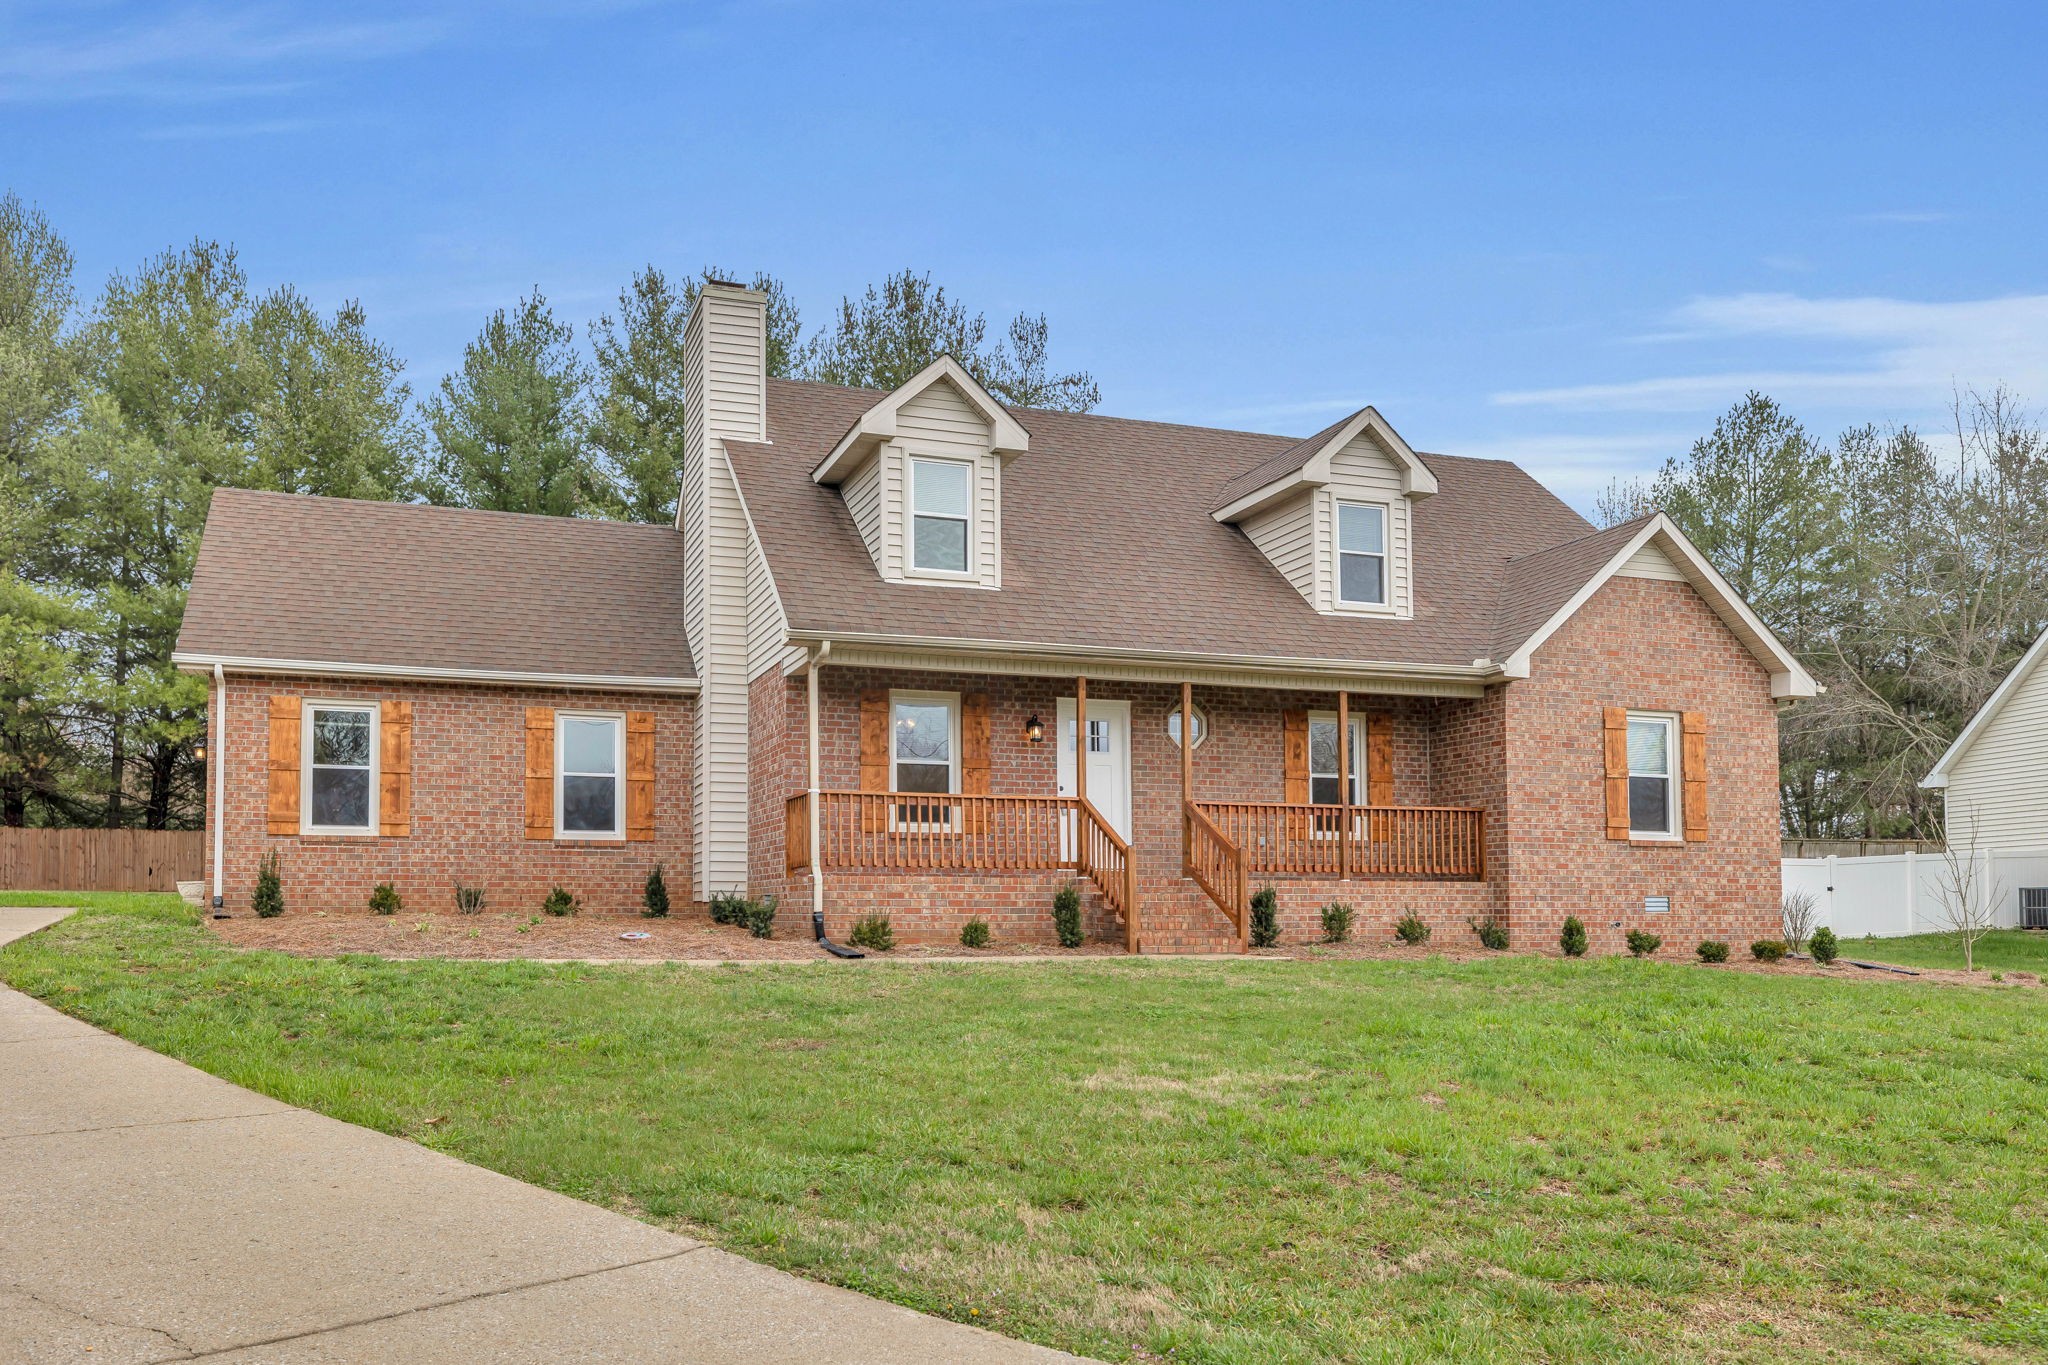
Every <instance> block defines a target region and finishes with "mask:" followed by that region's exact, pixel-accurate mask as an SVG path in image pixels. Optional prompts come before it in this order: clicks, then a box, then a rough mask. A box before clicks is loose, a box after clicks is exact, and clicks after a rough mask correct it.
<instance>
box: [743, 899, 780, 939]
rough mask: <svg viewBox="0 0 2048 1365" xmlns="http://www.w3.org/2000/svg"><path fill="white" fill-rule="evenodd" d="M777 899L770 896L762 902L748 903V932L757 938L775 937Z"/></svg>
mask: <svg viewBox="0 0 2048 1365" xmlns="http://www.w3.org/2000/svg"><path fill="white" fill-rule="evenodd" d="M776 904H777V899H776V897H774V896H768V897H766V898H764V899H762V900H757V901H748V902H747V932H748V933H750V934H752V935H753V936H754V937H755V938H773V937H774V936H775V907H776Z"/></svg>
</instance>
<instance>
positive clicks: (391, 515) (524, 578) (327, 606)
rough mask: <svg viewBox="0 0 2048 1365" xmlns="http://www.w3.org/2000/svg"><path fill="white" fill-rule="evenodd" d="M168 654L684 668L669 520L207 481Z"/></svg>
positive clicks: (547, 670)
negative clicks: (585, 516) (198, 536)
mask: <svg viewBox="0 0 2048 1365" xmlns="http://www.w3.org/2000/svg"><path fill="white" fill-rule="evenodd" d="M178 651H179V653H181V654H198V655H218V656H226V657H232V658H253V659H299V660H310V661H317V662H332V663H350V664H358V665H382V666H389V667H393V668H426V669H477V670H488V671H491V672H502V673H538V674H551V675H571V676H578V677H587V676H596V677H617V678H630V679H674V678H689V677H694V676H695V670H694V669H693V668H692V666H691V663H690V649H689V645H688V643H687V642H686V641H685V639H684V635H683V538H682V536H681V535H680V534H678V533H677V532H676V531H675V530H674V529H672V528H670V527H666V526H638V525H632V524H628V523H624V522H602V521H578V520H573V519H571V518H567V517H537V516H518V515H514V514H511V513H507V512H472V511H464V510H459V509H455V508H448V507H422V506H419V505H417V504H410V503H390V502H355V501H350V500H348V499H343V498H312V497H299V496H294V495H291V494H284V493H256V492H250V491H247V490H244V489H234V488H222V489H218V490H216V491H215V493H214V495H213V505H212V508H211V510H210V511H209V512H208V514H207V519H206V534H205V537H204V539H203V540H202V541H201V542H200V546H199V559H198V563H197V564H196V565H195V566H194V568H193V571H192V591H191V594H190V596H189V597H188V599H187V601H186V606H185V621H184V626H183V628H182V629H181V630H180V631H179V633H178Z"/></svg>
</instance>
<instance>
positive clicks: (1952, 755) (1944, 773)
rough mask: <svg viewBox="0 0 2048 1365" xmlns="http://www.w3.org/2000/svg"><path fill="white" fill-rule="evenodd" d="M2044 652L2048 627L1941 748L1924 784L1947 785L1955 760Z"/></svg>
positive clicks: (1933, 787) (1934, 788) (1935, 788)
mask: <svg viewBox="0 0 2048 1365" xmlns="http://www.w3.org/2000/svg"><path fill="white" fill-rule="evenodd" d="M2044 656H2048V631H2044V632H2042V634H2041V637H2040V638H2039V639H2037V640H2035V641H2034V643H2033V644H2031V645H2028V646H2027V652H2026V653H2024V654H2022V655H2020V659H2019V662H2018V663H2016V664H2014V665H2013V666H2012V671H2011V672H2010V673H2008V674H2006V675H2005V678H2004V680H2003V681H2001V682H2000V683H1999V684H1998V686H1997V687H1995V688H1993V689H1992V690H1991V695H1990V696H1988V697H1986V698H1985V699H1984V704H1983V705H1982V706H1980V707H1978V708H1977V714H1976V715H1974V716H1972V717H1970V723H1969V724H1968V725H1965V726H1964V727H1963V732H1962V733H1961V734H1959V735H1957V736H1956V737H1955V742H1954V743H1952V744H1950V745H1949V746H1948V748H1946V749H1944V750H1943V751H1942V755H1941V757H1940V758H1938V759H1936V760H1935V763H1934V767H1933V768H1932V769H1930V770H1929V771H1928V774H1927V776H1925V777H1923V778H1921V779H1920V785H1921V786H1922V787H1924V788H1927V789H1928V790H1931V791H1939V790H1941V789H1942V788H1944V787H1946V786H1948V776H1949V773H1950V772H1951V771H1952V770H1953V769H1954V768H1955V765H1956V761H1957V760H1958V759H1960V758H1961V757H1962V756H1963V753H1964V751H1965V750H1967V749H1968V748H1969V747H1970V745H1972V744H1973V743H1975V742H1976V740H1977V736H1979V735H1981V734H1982V733H1984V729H1985V727H1986V726H1988V725H1990V724H1991V722H1992V721H1993V720H1995V719H1996V718H1997V716H1998V713H1999V712H2000V711H2003V710H2004V709H2005V707H2006V703H2008V702H2010V701H2011V700H2012V698H2013V695H2014V694H2015V693H2017V692H2018V691H2019V690H2020V687H2021V685H2022V684H2023V683H2025V682H2026V680H2027V675H2028V674H2030V673H2032V672H2033V671H2034V670H2035V669H2036V668H2038V667H2039V666H2040V663H2041V660H2042V658H2043V657H2044Z"/></svg>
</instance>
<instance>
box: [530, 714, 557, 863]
mask: <svg viewBox="0 0 2048 1365" xmlns="http://www.w3.org/2000/svg"><path fill="white" fill-rule="evenodd" d="M526 837H527V838H529V839H552V838H554V837H555V712H554V708H553V707H548V706H529V707H527V708H526Z"/></svg>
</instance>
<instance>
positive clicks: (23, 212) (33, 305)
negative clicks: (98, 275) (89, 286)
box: [0, 193, 77, 474]
mask: <svg viewBox="0 0 2048 1365" xmlns="http://www.w3.org/2000/svg"><path fill="white" fill-rule="evenodd" d="M72 267H73V258H72V255H71V248H70V247H69V246H68V245H67V244H66V243H65V241H64V239H63V238H62V237H60V236H58V235H57V233H56V232H55V231H54V230H53V229H52V228H51V227H50V222H49V219H48V218H46V217H44V216H43V214H42V213H41V211H39V210H37V209H35V208H32V207H30V206H29V205H26V204H24V203H23V202H22V201H21V197H20V196H19V195H16V194H12V193H9V194H7V195H5V196H0V463H4V464H5V466H6V471H7V472H11V473H14V474H19V473H21V472H22V471H23V470H25V469H26V468H27V466H28V462H29V456H30V451H31V449H32V447H33V446H34V444H35V443H36V442H37V441H39V440H40V439H41V438H42V437H43V435H44V434H45V433H46V432H47V430H48V428H49V425H50V424H51V423H52V422H53V421H54V420H56V418H57V417H58V415H59V414H60V413H61V412H62V411H63V409H64V408H65V406H66V405H67V404H68V403H69V402H70V399H71V393H72V380H73V378H74V376H75V373H76V369H77V345H76V341H75V338H74V336H73V334H72V307H73V293H72V284H71V272H72Z"/></svg>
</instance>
